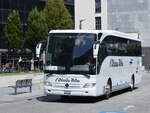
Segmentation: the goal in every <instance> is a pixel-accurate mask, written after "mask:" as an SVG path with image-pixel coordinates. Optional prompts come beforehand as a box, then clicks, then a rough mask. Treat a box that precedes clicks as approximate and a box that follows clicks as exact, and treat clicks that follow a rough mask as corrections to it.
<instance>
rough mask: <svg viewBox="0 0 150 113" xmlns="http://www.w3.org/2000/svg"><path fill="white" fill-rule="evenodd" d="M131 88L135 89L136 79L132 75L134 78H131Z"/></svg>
mask: <svg viewBox="0 0 150 113" xmlns="http://www.w3.org/2000/svg"><path fill="white" fill-rule="evenodd" d="M130 89H131V91H133V90H134V89H135V79H134V76H132V78H131V85H130Z"/></svg>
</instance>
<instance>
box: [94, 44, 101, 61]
mask: <svg viewBox="0 0 150 113" xmlns="http://www.w3.org/2000/svg"><path fill="white" fill-rule="evenodd" d="M99 46H100V43H99V42H96V43H94V44H93V57H94V58H97V56H98V50H99Z"/></svg>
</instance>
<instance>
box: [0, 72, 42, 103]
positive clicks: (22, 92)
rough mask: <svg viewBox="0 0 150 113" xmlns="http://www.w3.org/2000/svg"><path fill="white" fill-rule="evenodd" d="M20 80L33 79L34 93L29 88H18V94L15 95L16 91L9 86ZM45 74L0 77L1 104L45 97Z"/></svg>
mask: <svg viewBox="0 0 150 113" xmlns="http://www.w3.org/2000/svg"><path fill="white" fill-rule="evenodd" d="M19 79H32V80H33V86H32V92H31V93H30V92H29V88H28V87H27V88H18V91H17V92H18V94H17V95H15V94H14V89H13V88H11V87H8V86H11V85H15V82H16V80H19ZM43 94H44V93H43V73H33V74H25V75H16V76H3V77H0V104H2V103H10V102H13V101H17V100H22V99H23V100H24V99H31V98H32V97H36V96H39V95H43Z"/></svg>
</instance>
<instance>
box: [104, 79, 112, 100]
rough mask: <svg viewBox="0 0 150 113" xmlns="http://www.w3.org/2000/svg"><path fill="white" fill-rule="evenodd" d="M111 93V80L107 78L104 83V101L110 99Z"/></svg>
mask: <svg viewBox="0 0 150 113" xmlns="http://www.w3.org/2000/svg"><path fill="white" fill-rule="evenodd" d="M111 92H112V81H111V78H109V79H108V80H107V83H106V92H105V98H106V99H109V98H110V94H111Z"/></svg>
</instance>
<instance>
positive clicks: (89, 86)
mask: <svg viewBox="0 0 150 113" xmlns="http://www.w3.org/2000/svg"><path fill="white" fill-rule="evenodd" d="M95 85H96V83H86V84H84V86H83V88H92V87H94V86H95Z"/></svg>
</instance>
